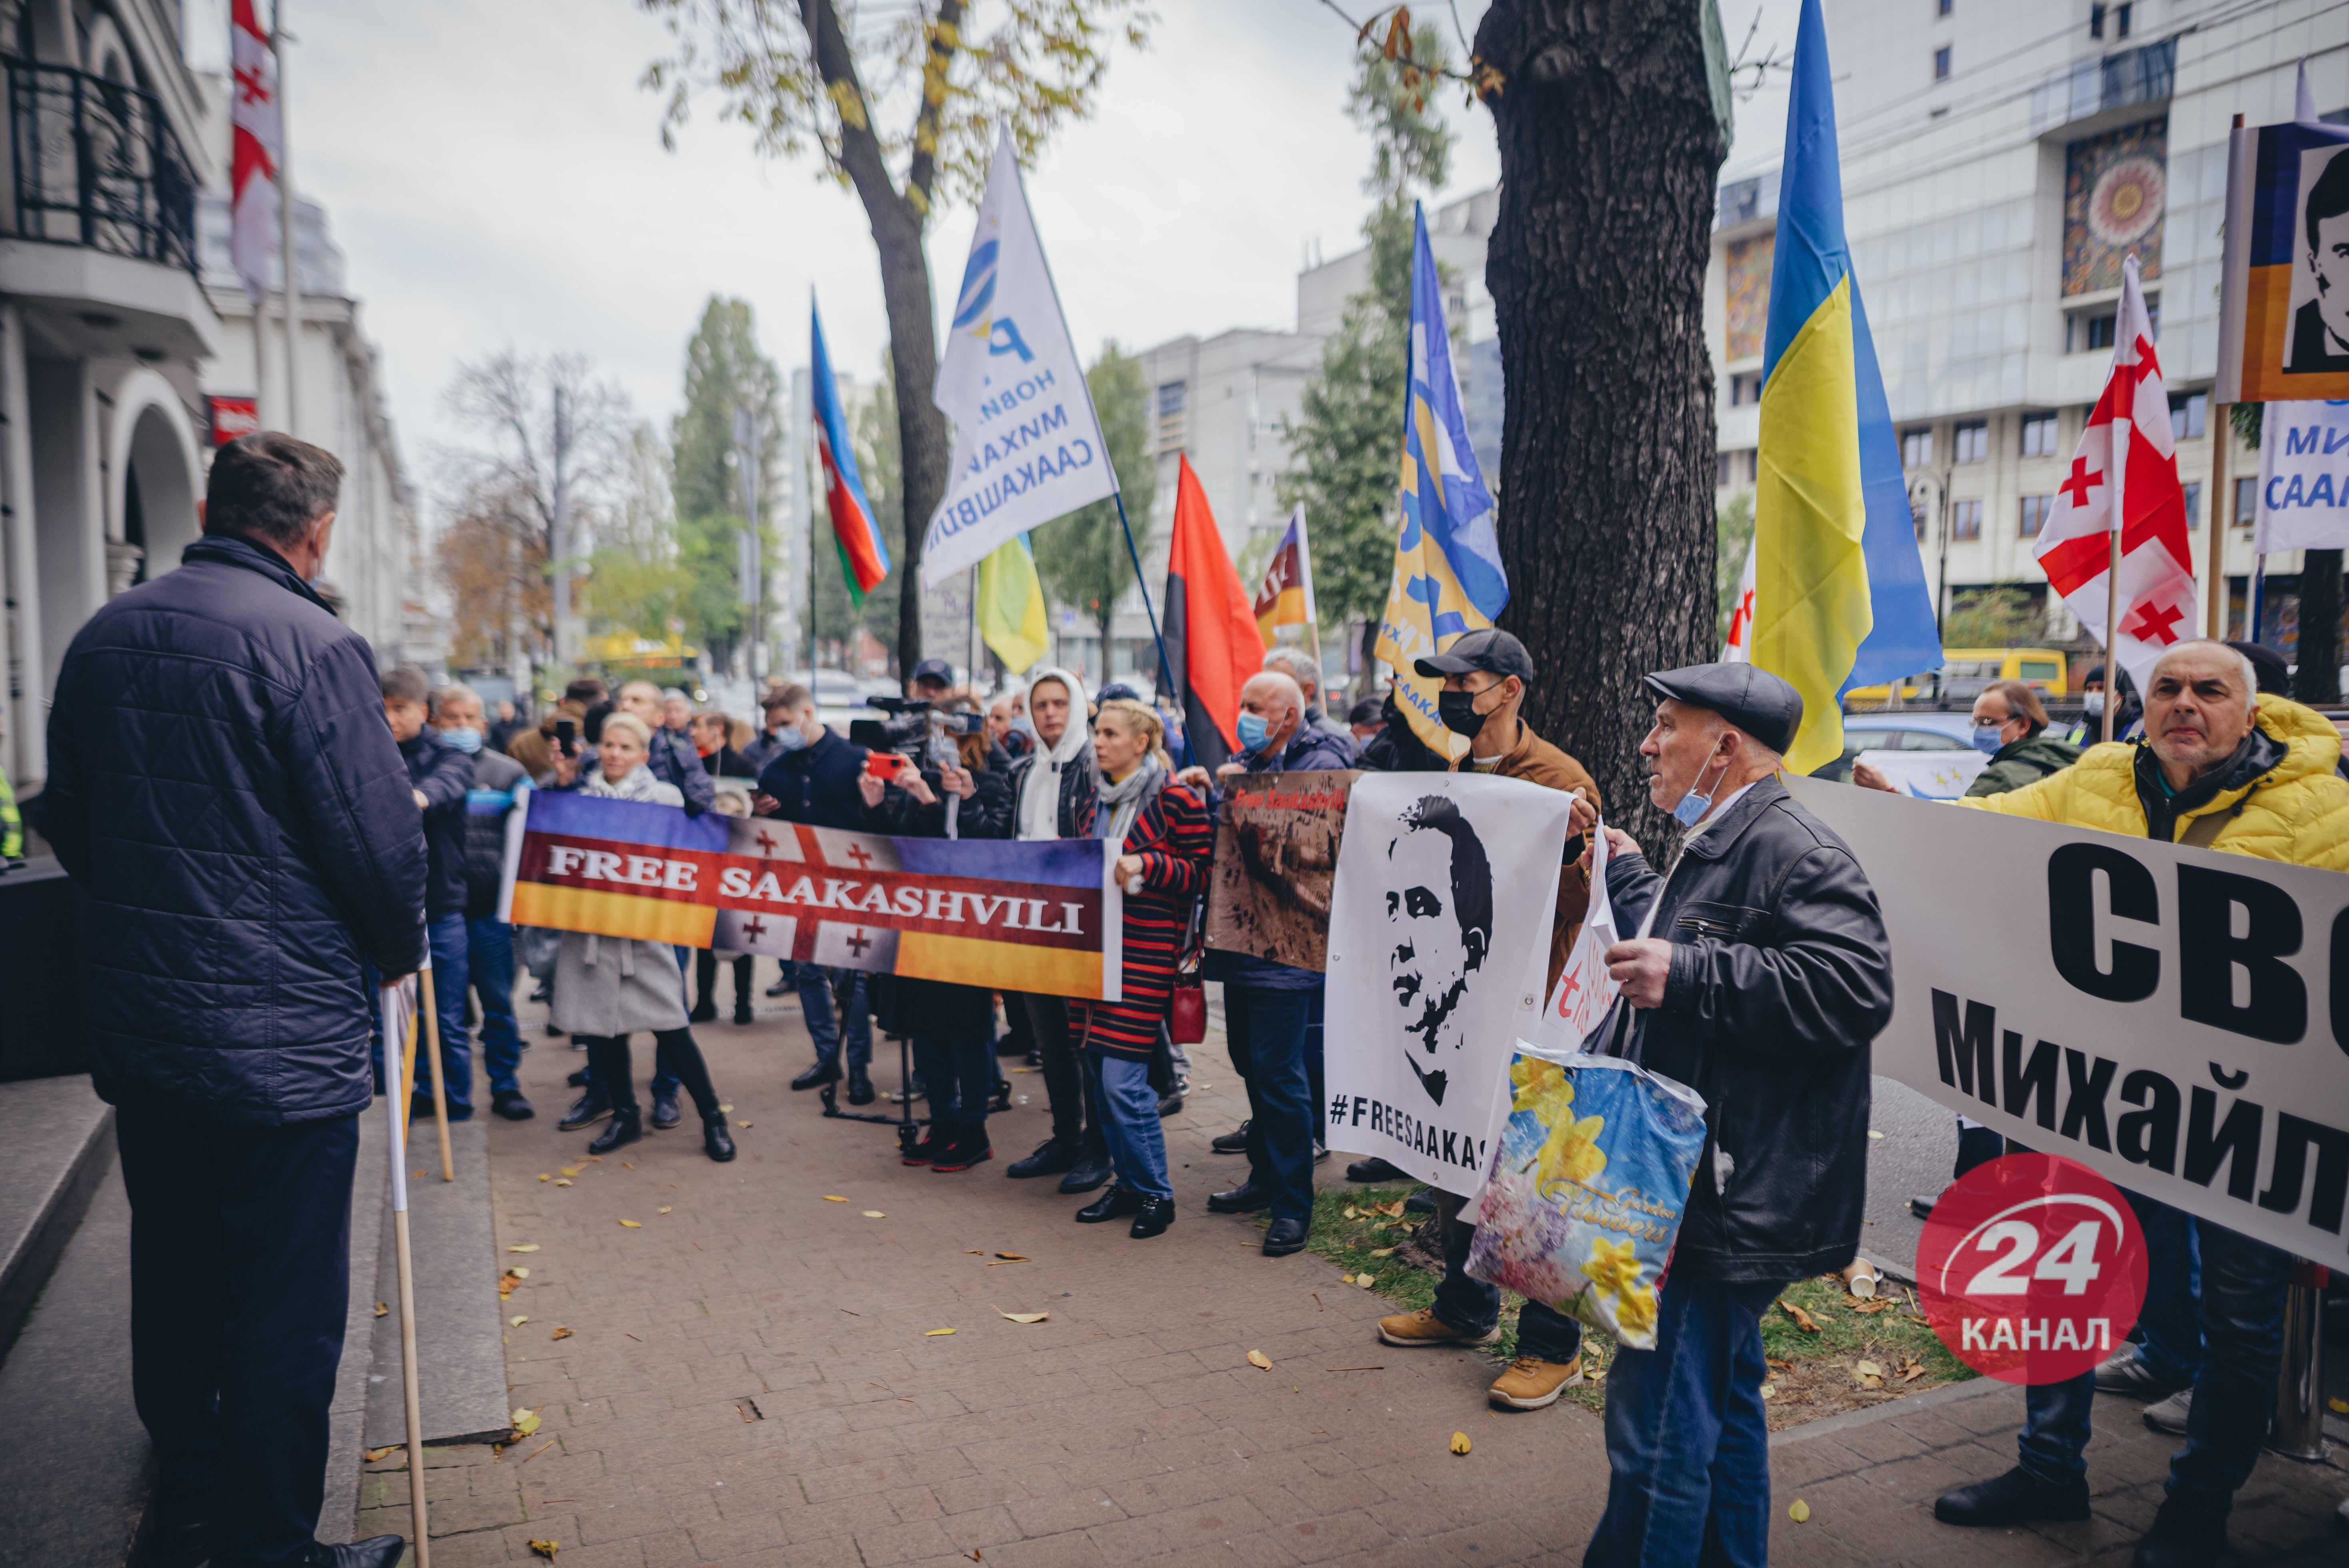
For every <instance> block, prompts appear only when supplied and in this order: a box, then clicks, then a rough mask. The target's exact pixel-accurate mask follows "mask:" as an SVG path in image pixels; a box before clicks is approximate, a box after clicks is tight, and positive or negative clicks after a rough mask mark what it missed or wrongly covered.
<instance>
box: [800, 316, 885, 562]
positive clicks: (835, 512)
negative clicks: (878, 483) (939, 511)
mask: <svg viewBox="0 0 2349 1568" xmlns="http://www.w3.org/2000/svg"><path fill="white" fill-rule="evenodd" d="M808 330H809V337H810V344H809V348H808V354H809V361H808V363H809V364H810V366H812V371H811V374H810V379H811V380H812V381H813V382H814V383H815V450H816V456H817V458H818V459H821V460H822V462H823V504H824V507H825V509H826V510H827V511H830V512H831V513H832V535H833V541H834V542H836V543H837V544H838V545H839V546H840V572H841V575H842V576H843V577H845V578H847V579H848V596H849V597H850V598H851V599H854V601H856V602H857V603H860V604H861V603H864V595H866V594H867V593H872V592H873V590H874V589H875V588H877V587H879V586H880V585H881V579H883V578H884V577H886V576H888V575H889V545H888V542H886V541H885V540H884V539H883V538H882V537H881V525H880V524H879V523H877V522H875V521H874V520H873V503H872V502H871V501H868V500H865V499H864V480H861V479H859V478H858V477H857V474H856V444H855V443H854V441H852V440H850V439H849V438H848V416H847V414H846V412H845V411H844V410H843V408H842V407H841V406H840V384H839V383H838V382H836V381H834V380H833V377H832V356H831V355H829V354H827V353H825V352H824V346H823V316H822V315H818V314H817V312H816V308H815V305H814V303H813V302H812V301H811V302H810V303H809V305H808Z"/></svg>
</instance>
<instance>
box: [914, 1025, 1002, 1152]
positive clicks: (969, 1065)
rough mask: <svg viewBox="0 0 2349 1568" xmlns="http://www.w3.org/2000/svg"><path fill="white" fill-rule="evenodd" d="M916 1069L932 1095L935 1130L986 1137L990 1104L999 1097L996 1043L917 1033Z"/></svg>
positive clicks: (932, 1124)
mask: <svg viewBox="0 0 2349 1568" xmlns="http://www.w3.org/2000/svg"><path fill="white" fill-rule="evenodd" d="M914 1067H915V1068H916V1071H918V1072H919V1073H920V1074H921V1075H922V1082H923V1084H924V1086H925V1087H926V1088H928V1089H929V1091H930V1125H931V1126H932V1127H934V1128H936V1130H938V1131H939V1132H941V1133H977V1134H979V1135H981V1136H984V1135H985V1134H986V1131H987V1102H988V1100H989V1099H992V1098H993V1097H994V1094H995V1042H994V1041H993V1040H991V1039H988V1038H987V1037H985V1036H980V1035H974V1036H970V1037H967V1038H960V1039H957V1038H954V1037H949V1036H945V1035H934V1034H929V1033H926V1032H925V1031H921V1030H916V1032H915V1034H914Z"/></svg>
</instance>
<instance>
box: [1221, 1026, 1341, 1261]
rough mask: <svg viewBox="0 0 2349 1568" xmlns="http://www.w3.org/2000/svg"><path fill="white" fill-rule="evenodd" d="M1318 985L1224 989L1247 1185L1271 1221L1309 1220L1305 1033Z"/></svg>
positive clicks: (1310, 1165) (1309, 1141) (1308, 1087)
mask: <svg viewBox="0 0 2349 1568" xmlns="http://www.w3.org/2000/svg"><path fill="white" fill-rule="evenodd" d="M1319 995H1320V989H1319V987H1318V986H1317V987H1315V988H1314V989H1312V990H1309V991H1275V990H1271V989H1268V988H1267V987H1264V986H1258V985H1237V984H1227V985H1225V986H1224V1043H1225V1045H1226V1047H1228V1048H1229V1050H1230V1052H1231V1057H1232V1066H1233V1067H1234V1068H1237V1069H1238V1072H1239V1075H1240V1078H1241V1080H1242V1081H1243V1082H1245V1083H1246V1084H1247V1099H1248V1142H1247V1156H1248V1184H1249V1185H1250V1186H1252V1187H1254V1188H1256V1189H1257V1191H1260V1192H1262V1193H1264V1194H1265V1195H1266V1197H1267V1198H1268V1200H1269V1201H1270V1207H1271V1209H1272V1217H1273V1218H1274V1219H1276V1220H1309V1219H1311V1218H1312V1216H1313V1090H1312V1087H1311V1078H1310V1077H1309V1074H1308V1072H1307V1070H1306V1068H1307V1064H1306V1059H1305V1033H1306V1028H1307V1026H1308V1024H1309V1021H1310V1016H1311V1013H1312V1007H1313V1002H1314V1000H1315V999H1316V998H1317V997H1318V996H1319Z"/></svg>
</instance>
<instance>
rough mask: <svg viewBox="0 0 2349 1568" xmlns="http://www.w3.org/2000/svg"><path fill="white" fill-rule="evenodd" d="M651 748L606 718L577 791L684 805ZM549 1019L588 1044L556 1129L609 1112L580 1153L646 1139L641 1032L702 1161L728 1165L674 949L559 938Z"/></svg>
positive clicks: (565, 768)
mask: <svg viewBox="0 0 2349 1568" xmlns="http://www.w3.org/2000/svg"><path fill="white" fill-rule="evenodd" d="M650 743H651V734H650V731H648V730H647V728H646V727H645V724H644V721H643V720H641V719H639V718H637V717H636V716H635V715H634V714H629V713H614V714H610V715H607V716H606V717H605V720H604V734H603V738H602V740H601V741H600V742H599V743H598V746H597V759H596V766H595V768H593V769H590V771H589V774H588V778H587V781H586V782H585V784H583V785H581V786H580V789H579V792H580V793H581V794H583V795H604V796H608V797H610V798H612V799H619V800H645V801H649V802H650V803H652V804H653V805H656V806H682V805H683V804H684V803H685V798H684V797H683V796H682V795H680V794H679V793H678V789H677V786H676V785H674V784H664V783H662V782H661V781H660V780H658V779H655V778H654V777H653V776H652V772H651V770H650V769H647V768H646V766H645V754H646V752H647V748H649V746H650ZM576 766H577V765H576V764H575V763H571V762H570V759H568V758H564V759H562V760H560V761H558V762H557V763H556V765H555V781H556V783H557V784H564V783H567V782H569V780H568V779H564V777H563V775H564V773H566V772H569V771H571V770H572V769H574V768H575V767H576ZM550 1012H551V1014H552V1016H553V1018H554V1025H555V1026H556V1027H557V1028H559V1029H561V1030H562V1031H563V1032H564V1033H565V1034H568V1035H576V1036H578V1037H581V1038H582V1039H584V1040H585V1042H586V1045H587V1092H586V1094H585V1096H583V1097H582V1098H581V1101H580V1103H579V1104H578V1105H576V1106H574V1107H573V1108H572V1109H571V1111H570V1113H569V1114H568V1115H566V1116H565V1117H564V1124H565V1125H571V1124H574V1123H576V1122H579V1121H582V1120H588V1119H593V1114H594V1113H595V1112H596V1111H600V1110H601V1109H604V1108H603V1107H602V1106H598V1105H595V1104H593V1103H591V1102H593V1101H595V1100H597V1099H604V1100H606V1101H607V1102H608V1103H609V1106H610V1109H611V1113H612V1124H611V1125H610V1126H609V1127H606V1128H605V1129H604V1130H603V1131H602V1132H600V1133H598V1134H596V1136H595V1141H594V1142H592V1143H590V1144H588V1145H587V1152H588V1153H590V1154H608V1153H610V1152H611V1151H612V1150H615V1149H617V1148H619V1147H620V1146H621V1145H623V1144H627V1143H634V1142H636V1140H638V1139H640V1138H642V1137H643V1136H644V1135H645V1132H644V1123H643V1119H642V1116H641V1113H640V1112H639V1110H638V1109H637V1107H636V1083H635V1080H634V1078H633V1076H632V1074H631V1072H630V1070H629V1061H628V1037H629V1036H630V1035H632V1034H634V1033H636V1031H637V1030H639V1029H647V1030H650V1031H651V1032H652V1037H653V1048H654V1055H655V1058H656V1062H657V1066H658V1068H659V1069H660V1070H661V1071H663V1072H666V1073H669V1074H671V1075H673V1076H675V1077H676V1078H678V1079H679V1080H681V1081H682V1082H683V1083H684V1085H685V1088H686V1092H687V1093H688V1094H689V1095H691V1096H692V1097H693V1105H694V1109H697V1110H698V1111H699V1112H701V1142H702V1147H703V1148H704V1149H706V1150H709V1158H711V1159H712V1160H716V1161H728V1160H731V1159H733V1158H734V1140H733V1139H732V1138H731V1137H730V1136H729V1135H728V1133H727V1130H726V1114H725V1112H723V1111H721V1110H720V1109H719V1108H718V1091H717V1090H715V1089H713V1088H710V1087H709V1068H708V1067H707V1066H705V1065H704V1064H703V1062H702V1059H701V1047H699V1046H698V1045H696V1044H694V1040H693V1031H692V1029H691V1028H689V1027H688V1026H687V1024H686V1018H685V979H684V976H683V975H680V974H678V967H677V949H675V948H674V947H671V946H670V945H669V944H667V943H665V942H643V941H638V940H636V939H634V938H629V937H617V936H593V935H589V934H586V933H584V932H577V931H566V932H564V934H563V945H562V948H561V949H560V951H558V952H557V953H556V954H555V959H554V1005H553V1006H552V1007H551V1008H550ZM583 1113H585V1114H583Z"/></svg>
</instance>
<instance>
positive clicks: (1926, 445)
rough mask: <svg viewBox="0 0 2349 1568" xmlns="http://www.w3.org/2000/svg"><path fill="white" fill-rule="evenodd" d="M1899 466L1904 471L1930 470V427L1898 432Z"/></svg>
mask: <svg viewBox="0 0 2349 1568" xmlns="http://www.w3.org/2000/svg"><path fill="white" fill-rule="evenodd" d="M1900 466H1901V467H1902V468H1904V469H1930V468H1931V467H1932V466H1933V431H1932V428H1931V427H1930V426H1928V427H1927V428H1924V429H1921V430H1903V431H1901V432H1900Z"/></svg>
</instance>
